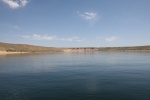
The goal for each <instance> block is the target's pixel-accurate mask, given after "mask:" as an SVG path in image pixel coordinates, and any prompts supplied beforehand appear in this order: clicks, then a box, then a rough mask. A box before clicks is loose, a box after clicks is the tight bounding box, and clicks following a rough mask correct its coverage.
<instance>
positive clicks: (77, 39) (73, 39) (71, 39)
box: [64, 37, 83, 42]
mask: <svg viewBox="0 0 150 100" xmlns="http://www.w3.org/2000/svg"><path fill="white" fill-rule="evenodd" d="M64 41H78V42H79V41H83V40H82V39H80V38H79V37H71V38H67V39H64Z"/></svg>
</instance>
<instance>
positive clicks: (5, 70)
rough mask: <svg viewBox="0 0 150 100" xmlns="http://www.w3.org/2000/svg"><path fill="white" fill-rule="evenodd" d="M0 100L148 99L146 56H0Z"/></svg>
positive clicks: (148, 57) (148, 54)
mask: <svg viewBox="0 0 150 100" xmlns="http://www.w3.org/2000/svg"><path fill="white" fill-rule="evenodd" d="M0 100H150V52H95V53H72V54H71V53H70V54H43V55H5V56H4V55H3V56H0Z"/></svg>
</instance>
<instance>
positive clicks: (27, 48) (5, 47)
mask: <svg viewBox="0 0 150 100" xmlns="http://www.w3.org/2000/svg"><path fill="white" fill-rule="evenodd" d="M0 51H7V52H61V51H62V49H60V48H53V47H42V46H33V45H28V44H9V43H2V42H0Z"/></svg>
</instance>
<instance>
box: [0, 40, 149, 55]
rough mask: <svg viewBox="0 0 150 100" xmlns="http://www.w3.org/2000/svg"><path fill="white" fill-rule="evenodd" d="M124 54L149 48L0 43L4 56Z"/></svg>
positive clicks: (0, 49) (1, 53)
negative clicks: (80, 53)
mask: <svg viewBox="0 0 150 100" xmlns="http://www.w3.org/2000/svg"><path fill="white" fill-rule="evenodd" d="M95 51H109V52H124V51H132V52H137V51H141V52H144V51H147V52H150V46H130V47H79V48H78V47H76V48H56V47H44V46H34V45H28V44H10V43H2V42H0V55H4V54H25V53H60V52H64V53H73V52H95Z"/></svg>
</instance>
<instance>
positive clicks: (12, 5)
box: [2, 0, 28, 9]
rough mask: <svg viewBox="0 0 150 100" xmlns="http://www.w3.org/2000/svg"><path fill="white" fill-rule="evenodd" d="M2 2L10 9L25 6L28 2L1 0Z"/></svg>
mask: <svg viewBox="0 0 150 100" xmlns="http://www.w3.org/2000/svg"><path fill="white" fill-rule="evenodd" d="M2 1H3V2H4V3H6V4H7V5H9V7H10V8H12V9H17V8H20V7H25V6H26V5H27V3H28V1H27V0H2Z"/></svg>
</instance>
